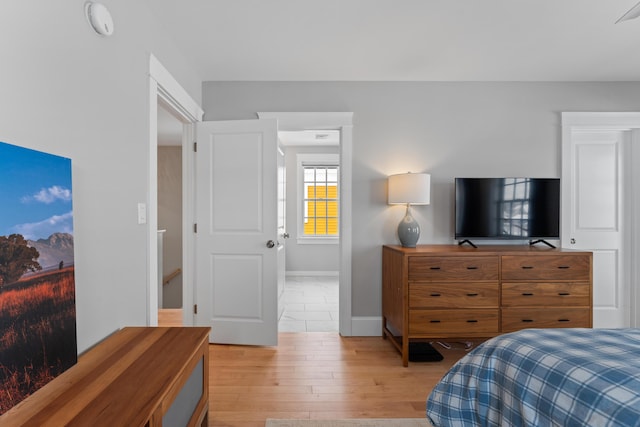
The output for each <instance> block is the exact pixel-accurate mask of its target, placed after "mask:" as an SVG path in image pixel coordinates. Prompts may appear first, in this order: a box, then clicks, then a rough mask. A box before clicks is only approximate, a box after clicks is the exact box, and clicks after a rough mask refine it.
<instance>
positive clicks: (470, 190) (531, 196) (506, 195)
mask: <svg viewBox="0 0 640 427" xmlns="http://www.w3.org/2000/svg"><path fill="white" fill-rule="evenodd" d="M455 221H456V224H455V238H456V239H458V240H460V239H523V240H524V239H534V238H535V239H559V238H560V179H559V178H456V179H455Z"/></svg>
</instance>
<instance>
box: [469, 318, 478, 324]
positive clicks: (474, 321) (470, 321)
mask: <svg viewBox="0 0 640 427" xmlns="http://www.w3.org/2000/svg"><path fill="white" fill-rule="evenodd" d="M467 323H478V321H477V320H473V319H471V320H467Z"/></svg>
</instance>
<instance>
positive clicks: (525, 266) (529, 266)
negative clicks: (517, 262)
mask: <svg viewBox="0 0 640 427" xmlns="http://www.w3.org/2000/svg"><path fill="white" fill-rule="evenodd" d="M522 269H523V270H533V266H531V265H523V266H522Z"/></svg>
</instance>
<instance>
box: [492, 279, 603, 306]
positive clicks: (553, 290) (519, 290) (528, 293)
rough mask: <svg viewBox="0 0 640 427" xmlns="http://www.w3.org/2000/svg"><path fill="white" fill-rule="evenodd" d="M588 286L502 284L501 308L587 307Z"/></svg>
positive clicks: (585, 283) (583, 284)
mask: <svg viewBox="0 0 640 427" xmlns="http://www.w3.org/2000/svg"><path fill="white" fill-rule="evenodd" d="M590 289H591V288H590V286H589V283H588V282H584V283H571V282H568V283H544V282H541V283H503V284H502V306H504V307H525V306H528V307H535V306H539V307H542V306H558V307H571V306H583V307H585V306H586V307H588V306H589V305H590V304H591V294H590Z"/></svg>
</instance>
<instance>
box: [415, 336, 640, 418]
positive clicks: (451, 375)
mask: <svg viewBox="0 0 640 427" xmlns="http://www.w3.org/2000/svg"><path fill="white" fill-rule="evenodd" d="M427 417H428V418H429V420H430V421H431V422H432V423H433V425H434V426H436V427H445V426H531V427H534V426H535V427H544V426H611V427H613V426H616V427H618V426H640V329H525V330H522V331H518V332H513V333H510V334H505V335H501V336H499V337H495V338H492V339H490V340H488V341H486V342H484V343H483V344H481V345H479V346H478V347H477V348H475V349H474V350H472V351H471V352H469V353H468V354H467V355H465V356H464V357H463V358H462V359H460V361H459V362H458V363H456V364H455V365H454V366H453V367H452V368H451V369H450V370H449V372H447V373H446V374H445V376H444V377H443V378H442V380H441V381H440V382H439V383H438V384H437V385H436V387H435V388H434V389H433V391H432V392H431V394H430V395H429V397H428V399H427Z"/></svg>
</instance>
